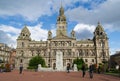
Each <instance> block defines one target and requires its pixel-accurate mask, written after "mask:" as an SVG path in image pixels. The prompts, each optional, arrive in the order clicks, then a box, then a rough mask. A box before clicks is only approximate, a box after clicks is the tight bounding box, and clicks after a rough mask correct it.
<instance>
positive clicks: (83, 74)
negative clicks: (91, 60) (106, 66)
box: [81, 64, 94, 79]
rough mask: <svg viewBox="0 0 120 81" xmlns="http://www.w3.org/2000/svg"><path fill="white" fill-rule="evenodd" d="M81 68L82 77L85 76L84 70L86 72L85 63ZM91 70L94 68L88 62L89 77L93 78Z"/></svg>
mask: <svg viewBox="0 0 120 81" xmlns="http://www.w3.org/2000/svg"><path fill="white" fill-rule="evenodd" d="M81 70H82V77H84V76H85V72H86V66H85V64H83V65H82V68H81ZM93 70H94V68H93V65H92V64H90V66H89V75H90V78H91V79H92V78H93Z"/></svg>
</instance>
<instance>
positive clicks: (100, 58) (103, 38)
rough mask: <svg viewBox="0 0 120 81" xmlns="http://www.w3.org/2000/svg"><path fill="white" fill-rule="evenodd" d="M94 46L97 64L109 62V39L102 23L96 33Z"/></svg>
mask: <svg viewBox="0 0 120 81" xmlns="http://www.w3.org/2000/svg"><path fill="white" fill-rule="evenodd" d="M93 40H94V44H95V50H96V63H104V62H105V61H108V60H109V45H108V37H107V34H106V32H105V31H104V28H103V27H102V26H101V24H100V22H98V25H97V27H96V29H95V32H94V38H93Z"/></svg>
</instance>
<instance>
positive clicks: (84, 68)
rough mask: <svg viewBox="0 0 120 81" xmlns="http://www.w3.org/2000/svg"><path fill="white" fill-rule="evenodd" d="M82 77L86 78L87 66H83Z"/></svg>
mask: <svg viewBox="0 0 120 81" xmlns="http://www.w3.org/2000/svg"><path fill="white" fill-rule="evenodd" d="M81 69H82V77H84V76H85V70H86V67H85V64H83V65H82V68H81Z"/></svg>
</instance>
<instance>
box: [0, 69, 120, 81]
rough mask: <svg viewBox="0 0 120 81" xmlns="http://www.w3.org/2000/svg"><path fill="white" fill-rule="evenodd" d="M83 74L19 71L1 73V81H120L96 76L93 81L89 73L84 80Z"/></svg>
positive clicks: (116, 78)
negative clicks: (20, 72)
mask: <svg viewBox="0 0 120 81" xmlns="http://www.w3.org/2000/svg"><path fill="white" fill-rule="evenodd" d="M81 76H82V74H81V72H70V73H66V72H30V71H23V73H22V74H19V71H12V72H7V73H6V72H4V73H0V81H120V78H119V77H114V76H110V75H103V74H94V77H93V79H90V78H89V75H88V73H86V76H85V77H84V78H82V77H81Z"/></svg>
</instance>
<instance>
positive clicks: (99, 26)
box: [95, 22, 104, 31]
mask: <svg viewBox="0 0 120 81" xmlns="http://www.w3.org/2000/svg"><path fill="white" fill-rule="evenodd" d="M95 31H104V29H103V27H102V26H101V25H100V22H98V26H97V27H96V29H95Z"/></svg>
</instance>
